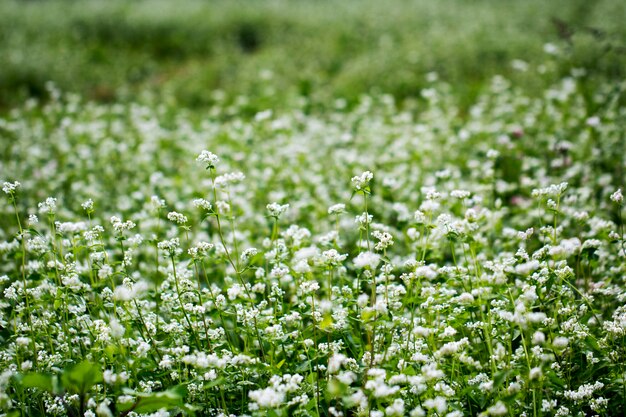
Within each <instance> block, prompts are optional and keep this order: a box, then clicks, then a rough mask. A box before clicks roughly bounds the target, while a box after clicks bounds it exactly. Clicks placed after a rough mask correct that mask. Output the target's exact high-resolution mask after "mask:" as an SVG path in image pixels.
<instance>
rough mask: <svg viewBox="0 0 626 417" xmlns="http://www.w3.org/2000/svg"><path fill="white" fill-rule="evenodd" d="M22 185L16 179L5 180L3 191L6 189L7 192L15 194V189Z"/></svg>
mask: <svg viewBox="0 0 626 417" xmlns="http://www.w3.org/2000/svg"><path fill="white" fill-rule="evenodd" d="M21 186H22V184H20V183H19V182H17V181H15V182H4V183H3V184H2V191H4V193H5V194H9V195H13V194H15V191H16V190H17V189H18V188H20V187H21Z"/></svg>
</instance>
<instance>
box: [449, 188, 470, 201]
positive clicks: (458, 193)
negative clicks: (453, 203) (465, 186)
mask: <svg viewBox="0 0 626 417" xmlns="http://www.w3.org/2000/svg"><path fill="white" fill-rule="evenodd" d="M450 195H451V196H452V197H454V198H458V199H459V200H464V199H466V198H467V197H469V196H470V192H469V191H465V190H452V191H451V192H450Z"/></svg>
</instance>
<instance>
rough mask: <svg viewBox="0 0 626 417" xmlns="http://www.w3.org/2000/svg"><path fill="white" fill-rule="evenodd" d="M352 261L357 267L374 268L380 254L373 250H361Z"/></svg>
mask: <svg viewBox="0 0 626 417" xmlns="http://www.w3.org/2000/svg"><path fill="white" fill-rule="evenodd" d="M352 262H353V263H354V266H355V267H357V268H359V269H362V268H369V269H371V270H374V269H376V267H377V266H378V264H379V262H380V255H378V254H375V253H373V252H361V253H359V254H358V255H357V257H356V258H354V260H353V261H352Z"/></svg>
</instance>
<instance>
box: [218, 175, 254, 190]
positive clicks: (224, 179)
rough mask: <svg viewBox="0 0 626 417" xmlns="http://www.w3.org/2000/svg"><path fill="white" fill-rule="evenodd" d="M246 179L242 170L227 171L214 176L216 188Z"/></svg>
mask: <svg viewBox="0 0 626 417" xmlns="http://www.w3.org/2000/svg"><path fill="white" fill-rule="evenodd" d="M245 179H246V176H245V175H244V174H243V173H242V172H229V173H226V174H223V175H220V176H219V177H216V178H215V187H216V188H226V187H227V186H229V185H231V184H236V183H238V182H241V181H243V180H245Z"/></svg>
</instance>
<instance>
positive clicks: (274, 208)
mask: <svg viewBox="0 0 626 417" xmlns="http://www.w3.org/2000/svg"><path fill="white" fill-rule="evenodd" d="M265 208H266V209H267V211H268V213H269V215H270V217H274V218H276V219H278V218H279V217H280V216H281V215H283V214H284V213H285V212H286V211H287V209H288V208H289V204H282V205H281V204H278V203H270V204H268V205H267V206H265Z"/></svg>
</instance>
